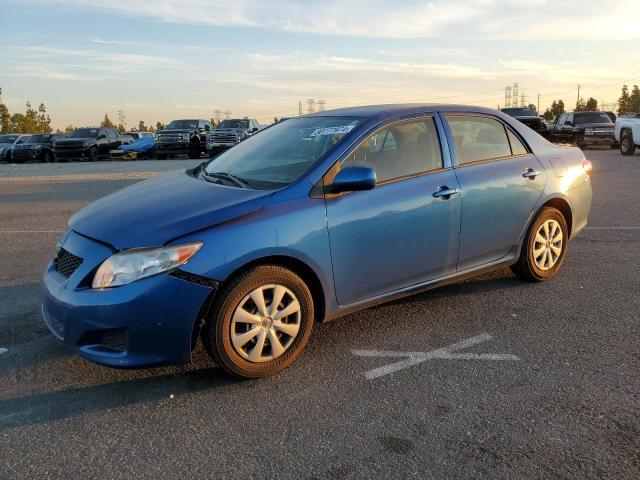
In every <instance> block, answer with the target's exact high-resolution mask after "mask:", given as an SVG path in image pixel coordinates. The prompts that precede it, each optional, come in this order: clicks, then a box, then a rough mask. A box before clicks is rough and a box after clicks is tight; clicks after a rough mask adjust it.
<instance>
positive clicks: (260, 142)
mask: <svg viewBox="0 0 640 480" xmlns="http://www.w3.org/2000/svg"><path fill="white" fill-rule="evenodd" d="M362 120H363V119H362V118H356V117H304V118H292V119H289V120H286V121H284V122H281V123H278V124H276V125H274V126H272V127H269V128H267V129H265V130H263V131H262V132H260V133H258V134H256V135H253V136H252V137H250V138H248V139H247V140H244V141H243V142H241V143H239V144H238V145H236V146H235V147H233V148H231V149H229V150H227V151H226V152H224V153H222V154H221V155H220V156H218V157H216V158H215V159H214V160H212V161H211V162H210V163H209V164H208V165H207V167H206V173H207V174H214V173H225V174H227V175H233V176H235V177H237V178H239V179H241V180H243V181H244V182H246V183H247V184H249V186H250V187H255V188H264V189H269V188H280V187H282V186H285V185H287V184H290V183H292V182H294V181H295V180H297V179H298V178H300V177H301V176H302V175H304V174H305V173H306V172H307V171H308V170H309V168H311V166H312V165H313V164H314V163H315V162H316V161H317V160H318V159H320V157H322V156H323V155H324V154H326V153H327V152H329V150H331V149H332V148H333V147H334V146H335V145H336V144H337V143H338V142H340V140H341V139H342V138H343V137H344V136H345V135H346V134H347V133H349V132H350V131H351V130H353V129H354V128H355V127H357V126H358V125H359V124H360V123H361V121H362Z"/></svg>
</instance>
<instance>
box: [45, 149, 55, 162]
mask: <svg viewBox="0 0 640 480" xmlns="http://www.w3.org/2000/svg"><path fill="white" fill-rule="evenodd" d="M42 163H53V154H52V153H51V152H50V151H49V150H46V151H45V152H44V153H43V154H42Z"/></svg>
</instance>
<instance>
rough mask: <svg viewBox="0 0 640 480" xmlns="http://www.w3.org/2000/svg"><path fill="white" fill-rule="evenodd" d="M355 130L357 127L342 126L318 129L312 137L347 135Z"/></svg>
mask: <svg viewBox="0 0 640 480" xmlns="http://www.w3.org/2000/svg"><path fill="white" fill-rule="evenodd" d="M354 128H355V125H342V126H341V127H325V128H316V129H315V130H314V131H313V133H312V134H311V135H310V137H317V136H320V135H346V134H347V133H349V132H350V131H351V130H353V129H354Z"/></svg>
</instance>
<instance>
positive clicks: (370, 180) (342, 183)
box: [329, 167, 376, 193]
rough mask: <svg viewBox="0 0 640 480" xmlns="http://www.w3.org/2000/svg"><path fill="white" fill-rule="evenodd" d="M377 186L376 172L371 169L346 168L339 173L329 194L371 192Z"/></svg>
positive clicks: (330, 186)
mask: <svg viewBox="0 0 640 480" xmlns="http://www.w3.org/2000/svg"><path fill="white" fill-rule="evenodd" d="M375 186H376V172H375V170H374V169H373V168H370V167H346V168H343V169H342V170H340V171H339V172H338V174H337V175H336V177H335V178H334V179H333V183H331V185H329V193H342V192H355V191H360V190H371V189H372V188H373V187H375Z"/></svg>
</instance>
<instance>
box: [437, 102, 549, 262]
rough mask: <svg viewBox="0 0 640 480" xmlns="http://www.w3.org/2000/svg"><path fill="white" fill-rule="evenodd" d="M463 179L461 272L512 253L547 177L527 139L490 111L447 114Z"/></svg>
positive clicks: (459, 174) (457, 163)
mask: <svg viewBox="0 0 640 480" xmlns="http://www.w3.org/2000/svg"><path fill="white" fill-rule="evenodd" d="M445 117H446V120H447V124H448V127H449V129H450V132H451V138H452V140H453V150H454V151H455V159H454V170H455V173H456V175H457V178H458V182H459V183H460V190H461V199H460V201H461V207H460V255H459V260H458V268H457V270H458V271H464V270H467V269H469V268H473V267H477V266H480V265H485V264H489V263H491V262H495V261H497V260H499V259H501V258H503V257H504V256H506V255H507V253H509V251H510V250H511V249H512V248H513V247H514V245H515V244H516V243H517V240H518V238H519V236H520V233H521V232H522V230H523V229H524V227H525V226H526V225H527V222H528V219H529V218H530V216H531V214H532V212H533V209H534V208H535V206H536V204H537V202H538V199H539V198H540V196H541V195H542V190H543V188H544V184H545V181H546V173H545V170H544V168H543V166H542V164H541V163H540V161H539V160H538V159H537V158H536V157H535V155H533V154H532V153H531V151H530V149H529V148H528V147H527V146H526V145H525V143H524V142H523V140H522V139H521V138H520V137H519V136H518V135H517V134H516V133H515V131H514V130H512V129H511V127H509V126H507V125H506V124H505V123H503V122H502V121H501V120H499V119H497V118H495V117H492V116H487V115H476V114H459V113H455V114H454V113H451V114H446V115H445Z"/></svg>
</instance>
